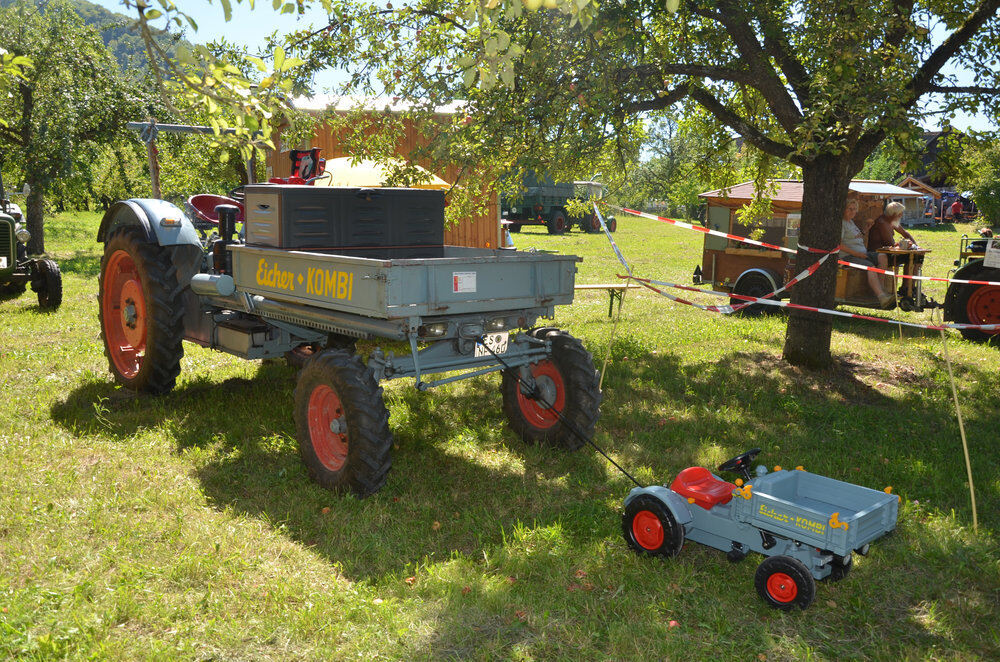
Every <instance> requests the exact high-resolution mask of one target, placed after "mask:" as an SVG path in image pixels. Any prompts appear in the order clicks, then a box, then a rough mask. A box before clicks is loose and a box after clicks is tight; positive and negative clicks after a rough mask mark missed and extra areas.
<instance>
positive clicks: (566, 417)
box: [500, 328, 601, 450]
mask: <svg viewBox="0 0 1000 662" xmlns="http://www.w3.org/2000/svg"><path fill="white" fill-rule="evenodd" d="M528 333H529V335H532V336H534V337H536V338H538V339H539V340H548V341H550V342H551V343H552V356H551V358H548V359H544V360H542V361H538V362H537V363H532V364H530V365H528V366H527V371H528V372H529V373H530V376H531V381H534V383H535V386H536V391H535V393H532V392H531V391H530V384H528V383H527V381H528V380H526V379H525V378H524V377H523V376H521V369H520V368H512V369H509V370H504V371H503V378H502V380H501V385H500V388H501V391H502V394H503V411H504V414H505V415H506V416H507V421H508V422H509V424H510V427H511V429H512V430H514V432H516V433H517V434H518V435H519V436H520V437H521V438H522V439H524V440H525V441H528V442H531V443H550V444H553V445H556V446H561V447H562V448H565V449H567V450H578V449H579V448H581V447H582V446H583V445H584V444H585V443H586V440H587V439H591V438H592V437H593V436H594V425H595V424H596V423H597V417H598V416H599V415H600V406H601V390H600V388H599V387H598V382H599V375H598V373H597V370H596V369H595V368H594V361H593V357H591V355H590V353H589V352H588V351H587V350H586V349H584V347H583V344H582V343H581V342H580V341H579V340H577V339H576V338H574V337H573V336H571V335H569V334H568V333H564V332H562V331H558V330H553V329H551V328H542V329H535V330H533V331H529V332H528ZM543 334H544V335H543ZM557 412H558V413H557ZM574 429H575V431H576V432H574ZM576 433H579V435H581V436H582V438H581V436H578V435H577V434H576Z"/></svg>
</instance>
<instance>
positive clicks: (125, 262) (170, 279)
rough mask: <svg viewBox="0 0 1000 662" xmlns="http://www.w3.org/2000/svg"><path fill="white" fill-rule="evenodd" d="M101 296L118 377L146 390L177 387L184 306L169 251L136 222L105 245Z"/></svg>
mask: <svg viewBox="0 0 1000 662" xmlns="http://www.w3.org/2000/svg"><path fill="white" fill-rule="evenodd" d="M97 300H98V306H97V307H98V315H99V317H100V322H101V338H102V339H103V340H104V351H105V353H106V354H107V356H108V363H109V365H110V367H111V373H112V374H113V375H114V377H115V380H116V381H117V382H118V383H119V384H121V385H122V386H125V387H127V388H130V389H133V390H136V391H144V392H146V393H166V392H167V391H169V390H170V389H172V388H173V387H174V383H175V381H176V379H177V375H178V374H180V371H181V357H182V356H183V355H184V348H183V346H182V345H181V341H182V338H183V336H184V324H183V315H184V309H183V306H182V305H181V292H180V288H179V287H178V286H177V268H176V267H175V266H174V265H173V263H172V262H171V261H170V257H169V256H168V255H167V252H166V250H165V249H164V248H162V247H161V246H159V245H158V244H151V243H149V242H148V241H146V238H145V236H144V234H143V233H142V231H141V230H140V229H139V228H137V227H123V228H120V229H118V230H115V231H114V232H113V233H112V234H111V236H110V237H109V238H108V242H107V244H105V246H104V258H103V259H102V260H101V280H100V285H99V287H98V291H97Z"/></svg>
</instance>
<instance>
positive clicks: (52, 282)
mask: <svg viewBox="0 0 1000 662" xmlns="http://www.w3.org/2000/svg"><path fill="white" fill-rule="evenodd" d="M35 268H36V269H37V273H36V275H35V280H34V281H32V283H31V289H33V290H34V291H35V293H36V294H37V295H38V307H39V308H41V309H42V310H56V309H57V308H59V306H60V305H61V304H62V297H63V291H62V274H61V273H60V272H59V265H58V264H56V263H55V262H53V261H52V260H38V262H36V263H35Z"/></svg>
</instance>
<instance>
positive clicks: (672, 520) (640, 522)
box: [622, 494, 684, 557]
mask: <svg viewBox="0 0 1000 662" xmlns="http://www.w3.org/2000/svg"><path fill="white" fill-rule="evenodd" d="M622 535H623V536H624V537H625V542H626V543H628V546H629V547H631V548H632V549H633V550H634V551H636V552H637V553H639V554H646V555H649V556H662V557H671V556H676V555H677V553H678V552H680V551H681V548H682V547H684V527H683V526H681V525H680V524H678V522H677V518H676V517H674V514H673V513H672V512H670V509H669V508H667V506H666V505H665V504H664V503H663V502H662V501H660V500H659V499H657V498H656V497H654V496H652V495H650V494H642V495H640V496H638V497H636V498H635V499H633V500H632V501H629V503H628V505H627V506H625V512H624V514H622Z"/></svg>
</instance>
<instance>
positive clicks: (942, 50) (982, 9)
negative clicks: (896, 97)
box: [905, 0, 1000, 108]
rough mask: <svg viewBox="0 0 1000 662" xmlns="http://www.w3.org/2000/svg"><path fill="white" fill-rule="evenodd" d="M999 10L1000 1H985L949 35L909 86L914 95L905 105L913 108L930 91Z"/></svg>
mask: <svg viewBox="0 0 1000 662" xmlns="http://www.w3.org/2000/svg"><path fill="white" fill-rule="evenodd" d="M998 9H1000V0H983V2H982V3H981V4H980V5H979V6H978V7H976V10H975V11H974V12H972V13H971V14H969V17H968V18H966V19H965V23H963V24H962V26H961V27H960V28H958V29H957V30H955V31H954V32H952V33H951V34H950V35H948V38H947V39H945V40H944V41H943V42H942V43H941V45H940V46H938V47H937V48H936V49H935V50H934V52H933V53H931V55H930V57H928V58H927V60H926V61H924V63H923V64H922V65H921V66H920V68H919V69H917V73H915V74H914V75H913V78H911V79H910V82H909V83H908V84H907V88H909V90H910V93H911V94H912V95H913V96H912V98H911V99H910V101H909V102H907V104H905V106H906V107H907V108H912V107H913V105H914V104H916V102H917V99H919V98H920V97H921V96H923V95H924V94H925V93H926V92H928V91H930V87H931V81H932V80H933V79H934V77H935V76H937V75H938V73H939V72H940V71H941V68H942V67H944V65H945V64H947V63H948V61H949V60H950V59H951V58H952V57H953V56H954V55H955V53H957V52H958V51H959V49H960V48H962V46H965V44H967V43H968V42H969V40H970V39H972V37H973V36H975V34H976V33H977V32H978V31H979V28H981V27H982V26H983V24H984V23H986V21H988V20H990V19H991V18H993V16H994V15H995V14H996V13H997V10H998Z"/></svg>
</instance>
